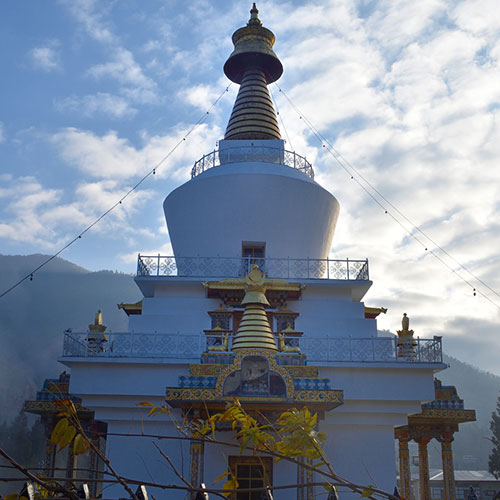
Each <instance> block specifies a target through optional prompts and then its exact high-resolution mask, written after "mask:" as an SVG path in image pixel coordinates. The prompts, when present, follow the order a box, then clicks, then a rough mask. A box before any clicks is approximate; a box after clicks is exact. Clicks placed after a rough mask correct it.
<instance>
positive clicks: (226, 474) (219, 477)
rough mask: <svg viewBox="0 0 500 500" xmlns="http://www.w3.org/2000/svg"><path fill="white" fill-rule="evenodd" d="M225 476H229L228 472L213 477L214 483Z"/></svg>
mask: <svg viewBox="0 0 500 500" xmlns="http://www.w3.org/2000/svg"><path fill="white" fill-rule="evenodd" d="M227 476H229V472H224V474H221V475H220V476H218V477H216V478H215V481H214V484H216V483H218V482H219V481H220V480H221V479H224V478H225V477H227Z"/></svg>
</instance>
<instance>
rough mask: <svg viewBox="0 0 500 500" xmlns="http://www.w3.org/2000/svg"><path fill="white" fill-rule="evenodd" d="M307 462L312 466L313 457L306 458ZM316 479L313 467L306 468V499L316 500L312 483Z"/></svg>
mask: <svg viewBox="0 0 500 500" xmlns="http://www.w3.org/2000/svg"><path fill="white" fill-rule="evenodd" d="M306 464H307V465H309V466H312V464H313V461H312V458H306ZM313 481H314V472H313V470H312V469H311V468H308V469H306V484H307V487H306V498H305V500H314V486H312V483H313Z"/></svg>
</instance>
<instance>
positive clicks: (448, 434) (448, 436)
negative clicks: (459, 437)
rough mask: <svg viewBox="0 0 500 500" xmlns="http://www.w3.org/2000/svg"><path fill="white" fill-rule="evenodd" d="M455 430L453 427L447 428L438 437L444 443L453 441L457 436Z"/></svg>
mask: <svg viewBox="0 0 500 500" xmlns="http://www.w3.org/2000/svg"><path fill="white" fill-rule="evenodd" d="M454 433H455V432H454V431H453V430H451V429H445V430H442V431H441V432H440V433H439V436H438V437H437V440H438V441H439V442H440V443H441V444H443V443H451V442H452V441H453V440H454V439H455V438H454V436H453V434H454Z"/></svg>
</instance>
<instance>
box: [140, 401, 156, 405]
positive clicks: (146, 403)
mask: <svg viewBox="0 0 500 500" xmlns="http://www.w3.org/2000/svg"><path fill="white" fill-rule="evenodd" d="M137 406H153V403H148V402H147V401H143V402H142V403H137Z"/></svg>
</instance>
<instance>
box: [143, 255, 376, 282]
mask: <svg viewBox="0 0 500 500" xmlns="http://www.w3.org/2000/svg"><path fill="white" fill-rule="evenodd" d="M253 265H257V266H258V267H259V269H260V270H261V271H262V272H264V273H266V276H267V277H268V278H272V279H327V280H361V281H368V280H369V279H370V278H369V274H368V259H365V260H351V259H345V260H341V259H290V258H287V259H267V258H266V259H257V258H255V257H174V256H162V255H140V254H139V257H138V259H137V276H182V277H193V278H196V277H200V278H205V277H208V276H211V277H220V278H236V277H244V276H245V275H246V274H247V273H248V271H249V269H251V266H253Z"/></svg>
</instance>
